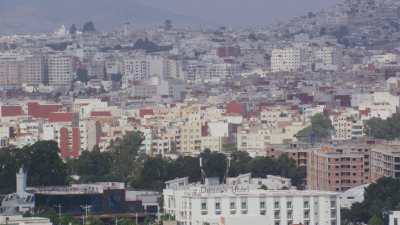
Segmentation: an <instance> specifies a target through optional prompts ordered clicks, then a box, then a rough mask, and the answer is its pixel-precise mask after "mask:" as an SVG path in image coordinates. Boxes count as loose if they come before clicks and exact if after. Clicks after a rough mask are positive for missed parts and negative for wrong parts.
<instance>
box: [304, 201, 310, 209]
mask: <svg viewBox="0 0 400 225" xmlns="http://www.w3.org/2000/svg"><path fill="white" fill-rule="evenodd" d="M304 208H305V209H308V208H310V202H309V201H304Z"/></svg>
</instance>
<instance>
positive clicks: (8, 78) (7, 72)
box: [0, 52, 22, 88]
mask: <svg viewBox="0 0 400 225" xmlns="http://www.w3.org/2000/svg"><path fill="white" fill-rule="evenodd" d="M21 62H22V59H21V56H20V55H19V54H17V53H15V52H7V53H3V54H1V55H0V86H1V87H7V88H8V87H16V86H19V85H20V80H21V78H20V77H21V73H20V64H21Z"/></svg>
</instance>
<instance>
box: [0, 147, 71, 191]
mask: <svg viewBox="0 0 400 225" xmlns="http://www.w3.org/2000/svg"><path fill="white" fill-rule="evenodd" d="M22 166H23V167H24V168H25V169H26V170H27V172H28V185H30V186H42V185H48V186H53V185H64V184H67V180H68V179H67V178H68V174H67V167H66V165H65V163H64V162H63V161H62V160H61V158H60V157H59V149H58V146H57V143H56V142H53V141H40V142H37V143H35V144H34V145H31V146H27V147H24V148H22V149H4V150H2V151H0V168H1V170H0V180H1V181H2V182H0V193H2V194H5V193H10V192H12V191H14V190H15V174H16V173H17V171H18V170H19V168H20V167H22Z"/></svg>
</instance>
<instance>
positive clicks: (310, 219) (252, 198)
mask: <svg viewBox="0 0 400 225" xmlns="http://www.w3.org/2000/svg"><path fill="white" fill-rule="evenodd" d="M251 183H252V182H250V183H249V182H238V183H228V184H219V183H218V182H215V181H214V182H213V181H212V180H208V179H206V182H205V184H200V183H189V181H188V178H180V179H175V180H172V181H168V182H167V183H166V188H165V189H164V191H163V199H164V212H165V213H166V214H167V215H171V216H173V217H174V218H175V220H176V221H177V224H179V225H205V224H210V225H223V224H226V225H243V224H247V223H251V224H252V225H287V224H304V225H311V224H319V225H337V224H339V223H340V199H339V196H338V194H337V193H333V192H322V191H310V190H307V191H299V190H262V189H259V186H257V185H252V184H251Z"/></svg>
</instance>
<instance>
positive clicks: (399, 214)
mask: <svg viewBox="0 0 400 225" xmlns="http://www.w3.org/2000/svg"><path fill="white" fill-rule="evenodd" d="M399 221H400V211H391V212H390V213H389V225H398V224H399Z"/></svg>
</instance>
